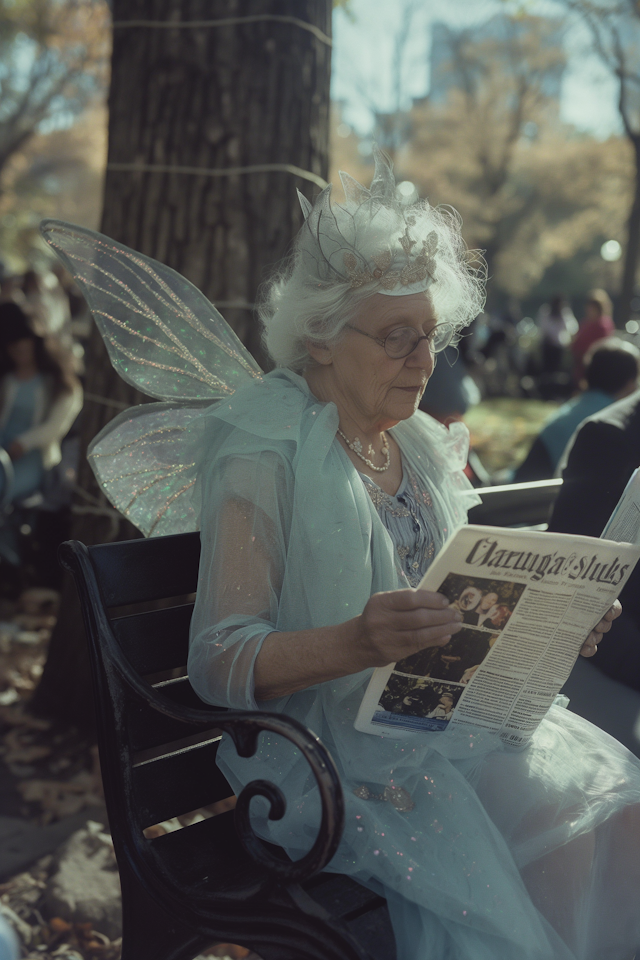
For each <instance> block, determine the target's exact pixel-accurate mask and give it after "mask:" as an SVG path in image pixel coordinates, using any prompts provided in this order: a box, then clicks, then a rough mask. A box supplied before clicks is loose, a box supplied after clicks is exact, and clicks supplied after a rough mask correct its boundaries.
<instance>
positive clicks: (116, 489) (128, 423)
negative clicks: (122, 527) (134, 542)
mask: <svg viewBox="0 0 640 960" xmlns="http://www.w3.org/2000/svg"><path fill="white" fill-rule="evenodd" d="M208 406H209V404H208V403H207V402H202V401H201V402H195V403H190V404H180V405H175V404H171V403H143V404H141V405H140V406H139V407H132V408H131V409H130V410H125V411H124V413H121V414H119V416H117V417H115V418H114V419H113V420H111V421H110V422H109V423H108V424H107V425H106V427H104V429H103V430H102V431H101V432H100V433H99V434H98V436H97V437H96V438H95V439H94V440H93V442H92V443H91V445H90V447H89V453H88V457H89V462H90V463H91V467H92V468H93V472H94V473H95V475H96V478H97V479H98V482H99V484H100V486H101V487H102V489H103V490H104V492H105V494H106V495H107V497H108V498H109V500H110V501H111V503H112V504H113V505H114V507H116V509H118V510H119V511H120V512H121V513H122V514H124V516H125V517H126V518H127V519H128V520H130V521H131V523H133V524H134V525H135V526H136V527H138V529H139V530H141V531H142V533H143V534H144V535H145V537H159V536H163V535H165V534H169V533H188V532H189V531H191V530H196V529H197V516H196V512H195V510H194V507H193V504H192V497H191V494H192V492H193V487H194V484H195V475H196V463H195V453H196V448H197V440H196V439H195V438H194V436H193V434H190V433H189V425H190V423H191V421H192V420H194V418H196V417H199V416H200V415H201V414H202V412H203V410H205V409H206V408H207V407H208Z"/></svg>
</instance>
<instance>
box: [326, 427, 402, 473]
mask: <svg viewBox="0 0 640 960" xmlns="http://www.w3.org/2000/svg"><path fill="white" fill-rule="evenodd" d="M338 433H339V434H340V436H341V437H342V439H343V440H344V442H345V443H346V445H347V446H348V447H349V449H350V450H353V452H354V453H355V455H356V457H360V459H361V460H363V461H364V462H365V463H366V465H367V466H368V467H371V469H372V470H375V471H376V473H384V471H385V470H388V469H389V467H390V465H391V451H390V450H389V441H388V440H387V435H386V433H385V432H384V431H383V432H382V433H381V434H380V436H381V437H382V453H383V454H384V455H385V463H384V465H383V466H382V467H376V465H375V463H372V462H371V460H369V458H368V457H365V456H364V454H363V453H362V443H361V442H360V438H359V437H356V438H355V440H354V441H353V443H351V440H349V438H348V437H345V435H344V433H343V432H342V430H341V429H340V427H338ZM367 453H370V454H371V456H372V457H373V456H375V450H374V449H373V447H372V446H371V444H369V449H368V451H367Z"/></svg>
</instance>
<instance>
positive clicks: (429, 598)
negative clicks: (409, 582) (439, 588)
mask: <svg viewBox="0 0 640 960" xmlns="http://www.w3.org/2000/svg"><path fill="white" fill-rule="evenodd" d="M376 596H377V597H379V598H380V599H381V600H382V601H383V602H384V603H385V605H386V606H388V607H389V609H390V610H398V611H400V610H419V609H423V608H426V609H428V610H444V609H447V608H448V607H449V601H448V600H447V598H446V597H445V596H444V594H442V593H433V592H432V591H431V590H390V591H389V592H388V593H379V594H376Z"/></svg>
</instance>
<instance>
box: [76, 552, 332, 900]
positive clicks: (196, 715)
mask: <svg viewBox="0 0 640 960" xmlns="http://www.w3.org/2000/svg"><path fill="white" fill-rule="evenodd" d="M59 556H60V561H61V563H62V564H63V566H64V567H65V568H66V569H67V570H69V571H70V572H71V574H72V575H73V577H74V579H75V582H76V586H77V588H78V593H79V595H80V602H81V605H82V612H83V617H84V621H85V626H86V629H87V633H88V637H89V640H90V647H91V655H92V656H91V659H92V666H93V669H94V671H96V670H103V671H104V673H105V674H106V680H107V684H108V686H109V689H110V690H111V689H116V686H115V685H114V684H113V683H112V680H116V678H115V677H113V674H114V673H115V674H117V675H118V676H117V681H116V683H117V682H119V683H120V684H122V683H124V685H125V686H126V688H127V689H128V691H129V692H130V693H132V694H133V695H134V696H135V697H136V698H138V699H140V700H142V701H143V702H144V703H146V704H147V706H149V707H151V708H152V709H154V710H157V711H158V712H159V713H163V714H165V716H168V717H171V718H173V719H175V720H179V721H182V722H184V723H188V724H196V725H202V726H203V727H204V728H209V729H210V728H211V727H212V726H215V727H219V728H220V729H222V730H224V731H225V732H227V733H229V735H230V736H231V738H232V739H233V742H234V744H235V747H236V750H237V752H238V754H239V755H240V756H241V757H251V756H253V755H254V754H255V752H256V749H257V741H258V735H259V734H260V733H261V732H262V731H263V730H269V731H271V732H272V733H275V734H277V735H279V736H283V737H286V739H287V740H289V741H291V743H293V744H294V746H295V747H296V748H297V749H298V750H299V751H300V752H301V754H302V755H303V756H304V757H305V759H306V761H307V763H308V764H309V766H310V767H311V771H312V773H313V775H314V777H315V779H316V783H317V785H318V790H319V793H320V800H321V804H322V817H321V822H320V828H319V830H318V836H317V837H316V840H315V843H314V844H313V847H312V848H311V850H309V852H308V853H307V854H306V855H305V856H304V857H302V859H300V860H296V861H290V860H285V859H278V858H277V857H275V856H273V854H271V853H270V852H269V850H268V849H267V847H266V846H265V845H264V844H263V843H262V841H261V840H260V839H259V838H258V837H257V836H256V834H255V833H254V831H253V828H252V826H251V822H250V817H249V806H250V803H251V799H252V798H253V797H254V796H262V797H265V798H266V799H267V800H268V802H269V814H268V816H269V819H270V820H280V819H281V818H282V817H283V816H284V813H285V810H286V800H285V797H284V795H283V793H282V791H281V790H280V789H279V787H277V786H276V785H275V784H273V783H270V782H269V781H266V780H254V781H251V782H250V783H248V784H247V785H246V786H245V787H244V789H243V790H242V791H241V792H240V794H239V796H238V800H237V805H236V810H235V818H236V827H237V832H238V836H239V838H240V840H241V842H242V844H243V846H244V847H245V849H246V850H247V852H248V854H249V855H250V856H251V857H252V858H253V859H254V860H255V861H256V862H257V863H258V864H260V866H262V867H263V868H264V869H265V870H266V871H268V872H269V873H271V874H272V875H273V876H274V877H275V878H276V879H278V880H280V881H284V882H286V883H300V882H302V881H304V880H307V879H309V878H310V877H312V876H313V875H314V874H316V873H318V872H319V871H321V870H323V869H324V867H325V866H326V865H327V864H328V863H329V861H330V860H331V859H332V857H333V856H334V854H335V852H336V850H337V849H338V845H339V843H340V840H341V837H342V832H343V829H344V817H345V814H344V797H343V793H342V786H341V784H340V779H339V776H338V772H337V770H336V767H335V764H334V762H333V760H332V758H331V755H330V754H329V752H328V750H327V749H326V747H325V746H324V744H323V743H322V742H321V741H320V739H319V738H318V737H317V736H316V735H315V734H314V733H312V732H311V731H310V730H308V729H307V728H306V727H305V726H304V725H303V724H301V723H300V722H299V721H297V720H295V719H293V718H292V717H287V716H286V715H283V714H279V713H268V712H264V711H247V710H215V709H204V707H203V709H202V710H200V709H198V708H194V707H187V706H183V705H180V704H176V703H175V702H174V701H173V700H171V699H170V698H169V697H167V696H166V695H164V694H163V693H161V692H160V691H158V690H157V689H155V688H154V687H153V686H151V684H150V683H148V682H147V681H146V680H144V679H143V678H142V677H141V676H140V675H139V674H138V673H137V672H136V671H135V670H134V669H133V668H132V667H131V665H130V663H129V661H128V660H127V658H126V656H125V655H124V653H123V651H122V648H121V646H120V644H119V643H118V641H117V640H116V637H115V636H114V633H113V630H112V628H111V623H110V621H109V618H108V616H107V612H106V606H105V604H104V602H103V599H102V596H101V593H100V588H99V586H98V582H97V578H96V573H95V569H94V567H93V564H92V561H91V556H90V554H89V551H88V549H87V547H86V546H85V545H84V544H83V543H80V542H79V541H67V542H66V543H63V544H61V546H60V549H59ZM96 661H98V662H96ZM110 675H111V676H110ZM98 686H101V685H99V684H96V687H98Z"/></svg>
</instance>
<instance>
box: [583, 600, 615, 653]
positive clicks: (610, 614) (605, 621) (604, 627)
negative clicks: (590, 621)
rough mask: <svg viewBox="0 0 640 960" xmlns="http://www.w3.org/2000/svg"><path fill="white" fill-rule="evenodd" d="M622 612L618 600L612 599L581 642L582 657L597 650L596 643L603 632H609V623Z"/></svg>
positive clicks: (600, 638)
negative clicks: (605, 610) (602, 615)
mask: <svg viewBox="0 0 640 960" xmlns="http://www.w3.org/2000/svg"><path fill="white" fill-rule="evenodd" d="M621 613H622V604H621V603H620V601H619V600H614V601H613V603H612V604H611V606H610V607H609V609H608V610H607V612H606V613H605V615H604V617H603V618H602V620H601V621H600V623H598V624H596V626H595V627H594V628H593V630H592V631H591V633H590V634H589V636H588V637H587V639H586V640H585V642H584V643H583V644H582V647H581V649H580V654H581V655H582V656H583V657H592V656H593V655H594V653H596V652H597V650H598V644H599V643H600V641H601V640H602V638H603V636H604V634H605V633H609V630H611V624H612V623H613V621H614V620H617V618H618V617H619V616H620V614H621Z"/></svg>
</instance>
